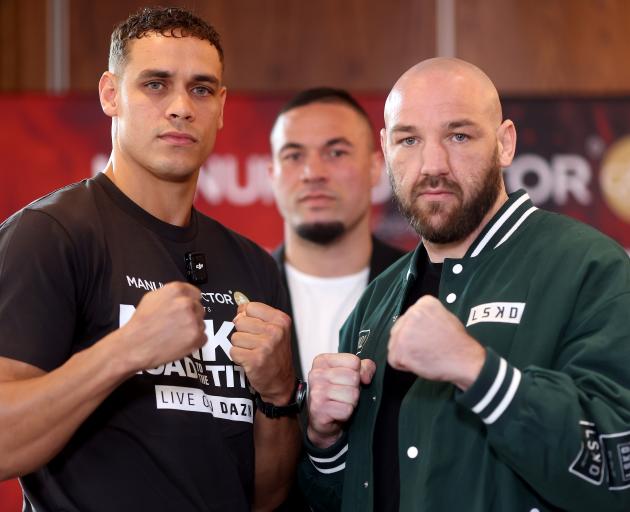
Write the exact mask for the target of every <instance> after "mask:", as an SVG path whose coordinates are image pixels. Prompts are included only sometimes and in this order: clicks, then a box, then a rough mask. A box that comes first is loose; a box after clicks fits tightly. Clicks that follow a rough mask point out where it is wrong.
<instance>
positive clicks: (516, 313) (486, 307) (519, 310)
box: [466, 302, 525, 327]
mask: <svg viewBox="0 0 630 512" xmlns="http://www.w3.org/2000/svg"><path fill="white" fill-rule="evenodd" d="M523 311H525V303H524V302H489V303H487V304H479V305H478V306H475V307H474V308H472V309H471V310H470V314H469V315H468V322H466V327H468V326H469V325H474V324H478V323H481V322H498V323H503V324H520V323H521V317H522V316H523Z"/></svg>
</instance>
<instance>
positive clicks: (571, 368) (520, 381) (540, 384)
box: [456, 254, 630, 512]
mask: <svg viewBox="0 0 630 512" xmlns="http://www.w3.org/2000/svg"><path fill="white" fill-rule="evenodd" d="M574 279H576V280H581V283H580V287H579V288H580V291H579V294H578V296H577V297H575V298H574V299H575V304H574V306H573V313H572V315H571V318H569V319H568V321H567V323H566V325H565V328H564V333H563V337H562V338H561V339H560V340H559V341H558V345H557V356H556V357H555V364H554V365H553V366H552V367H551V368H541V367H536V366H528V367H525V368H516V367H515V366H513V365H511V364H510V363H509V362H508V361H507V360H506V359H504V358H502V357H500V356H499V355H497V354H496V353H495V352H493V351H492V350H490V349H489V350H488V355H487V358H486V362H485V365H484V367H483V368H482V371H481V373H480V375H479V377H478V379H477V380H476V381H475V383H474V384H473V385H472V386H471V387H470V388H469V389H468V390H467V391H466V392H465V393H460V394H458V395H457V398H456V399H457V401H458V402H459V403H460V404H461V405H463V406H464V407H466V408H468V409H470V410H472V411H473V412H474V413H475V414H477V415H478V416H479V417H480V419H481V420H482V421H483V422H484V423H485V424H486V428H487V436H488V443H489V444H490V446H491V447H492V449H494V450H495V451H496V453H497V454H498V456H499V458H500V459H502V460H503V461H504V462H505V463H506V464H507V465H509V466H510V467H511V468H512V469H513V470H514V471H515V472H516V473H518V474H519V475H520V476H521V477H522V478H523V479H524V480H526V481H527V482H528V483H529V484H530V485H531V486H532V488H534V489H535V490H536V492H538V493H539V494H540V495H541V496H542V497H544V498H545V499H546V500H548V501H549V502H550V503H552V504H553V505H555V506H557V507H559V508H561V509H566V510H575V511H588V510H607V511H611V512H612V511H617V510H619V511H621V510H629V509H630V369H629V368H630V366H629V361H630V321H629V315H630V265H629V262H628V260H627V257H626V255H625V254H622V255H619V256H617V257H613V258H608V257H604V259H603V261H602V260H601V259H600V261H591V262H590V263H589V264H588V269H587V271H586V272H585V273H584V274H582V275H580V273H576V275H575V276H574ZM567 300H570V298H567ZM550 314H552V312H550ZM540 321H541V325H542V326H543V327H541V328H544V321H545V320H544V319H541V320H540ZM532 343H535V340H532Z"/></svg>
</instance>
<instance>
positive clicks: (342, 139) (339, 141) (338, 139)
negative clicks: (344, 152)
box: [324, 137, 352, 147]
mask: <svg viewBox="0 0 630 512" xmlns="http://www.w3.org/2000/svg"><path fill="white" fill-rule="evenodd" d="M336 144H345V145H346V146H352V142H350V141H349V140H348V139H346V138H345V137H335V138H334V139H330V140H327V141H326V144H324V147H330V146H334V145H336Z"/></svg>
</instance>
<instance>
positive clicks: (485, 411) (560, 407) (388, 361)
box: [300, 59, 630, 512]
mask: <svg viewBox="0 0 630 512" xmlns="http://www.w3.org/2000/svg"><path fill="white" fill-rule="evenodd" d="M381 144H382V148H383V152H384V155H385V160H386V163H387V168H388V173H389V176H390V179H391V182H392V185H393V189H394V192H395V195H396V198H397V200H398V202H399V204H400V208H401V210H402V211H403V212H404V213H405V215H406V216H407V218H408V219H409V222H410V224H411V225H412V226H413V227H414V228H415V230H416V231H417V233H418V234H419V235H420V237H421V241H420V243H419V245H418V247H417V248H416V250H415V251H414V252H412V253H410V254H409V255H408V256H406V257H404V258H402V259H401V260H400V261H399V262H397V263H396V264H395V265H393V266H392V267H390V269H388V270H387V271H386V272H385V273H383V274H382V275H381V276H380V277H379V278H377V279H376V280H375V281H374V282H373V283H372V284H371V285H370V286H369V287H368V288H367V290H366V291H365V293H364V295H363V296H362V298H361V299H360V301H359V303H358V304H357V307H356V308H355V310H354V311H353V313H352V314H351V315H350V318H349V319H348V321H347V322H346V324H345V325H344V328H343V329H342V332H341V337H340V352H343V353H339V354H323V355H321V356H319V357H318V358H316V359H315V362H314V364H313V369H312V371H311V373H310V375H309V387H310V396H309V425H308V431H307V441H306V442H307V450H308V459H305V461H304V462H303V463H302V465H301V469H300V480H301V484H302V487H303V490H304V491H305V493H306V494H307V496H308V497H309V499H310V502H311V505H312V507H313V508H314V509H315V510H327V511H332V510H339V509H341V510H348V511H349V510H362V511H370V510H378V511H379V512H382V511H398V510H402V511H407V510H410V511H411V510H414V511H415V510H425V511H431V512H436V511H444V512H446V511H449V512H450V511H453V510H466V511H472V512H488V511H497V512H498V511H518V510H523V511H529V512H534V511H538V512H542V511H556V510H576V511H577V510H584V511H586V510H607V511H613V510H628V509H629V508H628V507H630V432H629V430H630V429H629V428H628V425H629V424H630V390H629V388H630V371H629V370H628V363H627V361H629V360H630V323H629V322H628V321H627V316H628V312H629V311H630V260H629V259H628V257H627V255H626V254H625V252H624V251H623V249H622V248H621V247H619V246H618V245H617V244H616V243H615V242H614V241H612V240H610V239H608V238H607V237H605V236H604V235H602V234H601V233H599V232H598V231H596V230H594V229H592V228H590V227H588V226H585V225H583V224H581V223H579V222H577V221H574V220H571V219H569V218H566V217H563V216H560V215H555V214H551V213H548V212H545V211H542V210H540V209H538V208H536V207H535V206H534V205H533V204H532V202H531V201H530V199H529V197H528V196H527V194H526V193H525V191H522V190H521V191H517V192H515V193H513V194H510V195H508V194H507V192H506V189H505V185H504V183H503V179H502V169H503V168H506V167H508V166H509V165H510V163H511V162H512V159H513V156H514V151H515V146H516V130H515V127H514V123H512V121H510V120H503V118H502V113H501V105H500V102H499V96H498V94H497V91H496V89H495V87H494V85H493V84H492V82H491V81H490V79H489V78H488V77H487V76H486V75H485V74H484V73H483V72H482V71H481V70H480V69H478V68H477V67H475V66H473V65H471V64H469V63H467V62H464V61H461V60H457V59H430V60H427V61H424V62H421V63H420V64H418V65H416V66H414V67H413V68H411V69H410V70H408V71H407V72H406V73H405V74H404V75H403V76H402V77H401V78H400V79H399V80H398V82H397V83H396V84H395V86H394V88H393V89H392V91H391V93H390V95H389V96H388V98H387V102H386V105H385V128H384V129H383V130H382V132H381Z"/></svg>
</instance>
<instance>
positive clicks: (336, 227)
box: [295, 222, 346, 245]
mask: <svg viewBox="0 0 630 512" xmlns="http://www.w3.org/2000/svg"><path fill="white" fill-rule="evenodd" d="M345 231H346V228H345V226H344V225H343V223H341V222H314V223H312V224H300V225H299V226H297V228H296V229H295V232H296V233H297V234H298V236H299V237H300V238H303V239H305V240H308V241H309V242H313V243H315V244H318V245H330V244H331V243H333V242H334V241H335V240H337V239H338V238H339V237H340V236H341V235H343V234H344V233H345Z"/></svg>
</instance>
